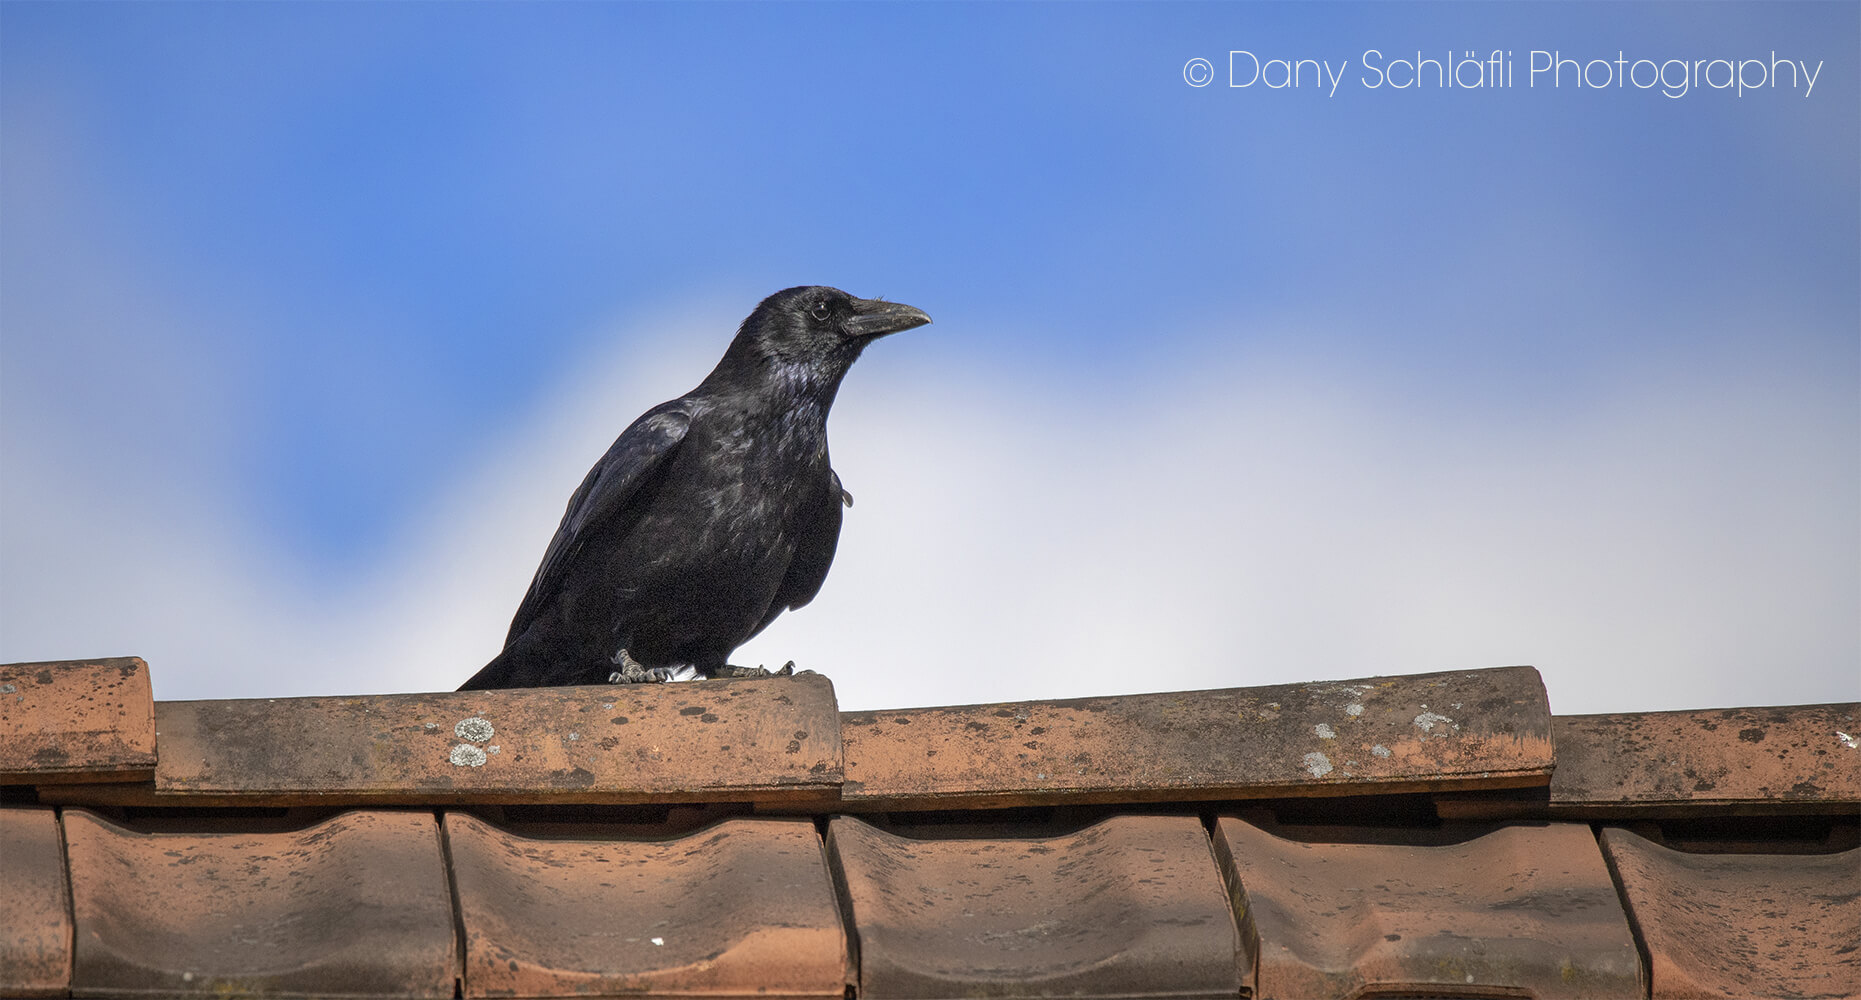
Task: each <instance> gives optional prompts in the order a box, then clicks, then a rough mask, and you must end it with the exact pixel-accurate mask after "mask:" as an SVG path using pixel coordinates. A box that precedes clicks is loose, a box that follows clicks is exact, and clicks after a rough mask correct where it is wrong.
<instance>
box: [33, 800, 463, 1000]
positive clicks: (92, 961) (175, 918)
mask: <svg viewBox="0 0 1861 1000" xmlns="http://www.w3.org/2000/svg"><path fill="white" fill-rule="evenodd" d="M64 822H65V838H66V845H67V852H68V855H69V861H70V870H71V889H72V902H73V910H74V912H75V915H76V921H77V947H76V963H75V970H74V973H73V977H72V983H73V990H74V992H76V993H78V994H79V995H87V994H90V993H109V994H112V995H146V996H159V995H169V996H172V995H181V994H190V995H219V994H222V993H226V992H236V993H242V994H247V993H250V994H259V995H288V996H306V997H329V996H349V997H371V996H397V997H398V996H422V997H450V996H452V995H453V987H454V982H455V979H456V978H457V968H456V967H457V957H456V954H455V951H456V936H455V934H454V928H453V920H452V905H451V894H450V892H449V891H448V888H447V884H446V871H445V865H444V862H443V860H442V858H441V855H440V845H439V825H438V823H437V822H436V821H435V819H434V817H433V814H432V813H430V812H425V811H420V812H387V811H356V812H348V813H344V814H342V815H340V816H337V817H334V818H332V819H329V820H326V821H324V822H322V823H319V824H317V825H315V826H312V827H310V828H308V829H305V830H298V831H293V832H289V833H139V832H137V831H134V830H129V829H125V828H123V827H120V826H117V825H115V824H113V823H109V822H106V821H104V820H102V819H100V818H98V817H97V816H96V815H94V814H92V813H90V812H87V811H84V810H78V809H73V810H66V811H65V813H64Z"/></svg>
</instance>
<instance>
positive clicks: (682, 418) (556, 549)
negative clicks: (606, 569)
mask: <svg viewBox="0 0 1861 1000" xmlns="http://www.w3.org/2000/svg"><path fill="white" fill-rule="evenodd" d="M680 403H681V401H679V400H673V401H671V402H669V403H662V404H660V405H658V406H655V407H653V408H652V409H650V410H648V411H646V412H645V413H644V414H641V416H640V418H639V419H638V420H635V421H634V422H633V424H632V426H630V427H628V428H627V429H626V430H625V431H622V432H621V435H620V437H618V438H615V439H614V443H613V444H612V445H610V446H609V447H608V449H607V454H605V455H603V456H601V460H600V461H599V462H596V463H595V466H594V468H592V469H589V470H588V476H587V478H585V479H583V480H582V484H581V486H580V487H578V488H577V489H576V490H575V495H574V496H572V497H570V498H569V507H568V510H567V511H565V512H564V513H563V515H562V524H561V525H560V526H559V527H557V528H556V535H555V537H554V538H551V539H550V540H549V548H548V549H546V550H545V551H544V552H543V563H542V565H540V566H538V567H537V568H536V578H535V579H533V580H531V581H530V590H529V592H528V593H526V594H524V595H523V603H522V604H520V605H518V607H517V614H516V616H515V617H514V618H512V619H511V623H510V634H509V635H508V636H506V638H505V640H504V642H505V645H509V644H510V643H511V642H514V641H515V640H516V639H517V637H518V636H521V635H522V634H523V633H524V632H525V631H527V630H528V629H529V627H530V625H531V623H533V622H534V621H536V617H537V615H539V614H541V613H542V611H543V608H544V607H545V606H546V605H547V604H548V603H549V600H550V598H551V597H553V596H554V595H555V593H556V591H557V590H558V589H560V588H561V586H562V578H563V576H564V575H565V574H566V573H567V572H568V568H569V565H570V563H572V562H573V561H574V558H575V553H576V552H577V550H579V549H580V548H581V544H582V542H583V541H584V540H585V539H586V538H587V537H588V534H589V531H590V530H591V528H592V527H593V526H595V525H599V524H601V523H602V522H603V521H605V520H606V519H608V518H611V517H615V516H617V515H619V514H620V512H621V511H623V510H624V509H625V508H626V506H627V502H628V501H629V500H631V499H632V498H633V495H634V494H635V493H636V492H637V491H638V490H639V487H640V484H641V483H642V482H643V481H645V480H646V479H648V478H649V477H650V476H651V475H652V473H653V471H654V470H655V469H657V468H658V467H660V466H661V465H662V464H663V463H665V462H666V461H667V460H668V459H670V457H671V456H672V454H673V452H675V451H677V450H678V446H679V443H680V442H682V441H684V440H685V432H686V430H687V429H689V428H690V427H691V414H689V413H687V412H686V411H685V410H684V409H683V408H682V407H681V405H680Z"/></svg>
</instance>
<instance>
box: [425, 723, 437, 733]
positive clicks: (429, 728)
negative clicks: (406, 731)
mask: <svg viewBox="0 0 1861 1000" xmlns="http://www.w3.org/2000/svg"><path fill="white" fill-rule="evenodd" d="M426 727H427V729H428V730H429V731H431V730H434V729H438V728H439V723H437V722H429V723H427V724H426Z"/></svg>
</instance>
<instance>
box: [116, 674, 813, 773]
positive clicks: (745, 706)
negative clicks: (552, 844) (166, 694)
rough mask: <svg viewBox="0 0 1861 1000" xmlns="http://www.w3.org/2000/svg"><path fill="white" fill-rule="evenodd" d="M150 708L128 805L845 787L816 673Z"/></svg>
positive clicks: (163, 704)
mask: <svg viewBox="0 0 1861 1000" xmlns="http://www.w3.org/2000/svg"><path fill="white" fill-rule="evenodd" d="M156 711H157V717H158V719H159V722H160V728H161V742H162V761H161V765H160V766H159V767H158V768H157V770H156V773H155V786H154V788H153V789H151V790H148V791H145V792H142V793H141V794H140V795H137V796H133V797H132V800H133V801H137V802H147V803H160V804H171V805H173V804H180V805H186V804H207V803H212V804H221V805H263V804H279V805H299V804H305V803H343V804H356V803H368V802H382V801H387V802H394V803H400V804H406V803H434V804H452V803H467V802H484V803H495V802H642V801H655V800H658V801H664V800H667V799H671V800H674V801H715V800H732V801H752V800H754V801H797V800H808V799H816V800H818V799H822V798H831V797H832V796H833V795H834V794H835V793H836V792H837V791H838V789H839V784H840V776H841V775H840V717H839V713H838V710H837V706H836V704H835V702H834V695H833V685H832V684H831V683H830V682H829V681H828V680H827V678H825V677H822V676H820V675H819V674H802V675H799V676H795V677H772V678H767V679H756V680H715V681H703V682H700V683H692V684H641V685H602V686H595V687H559V688H531V689H519V690H508V691H457V692H445V693H439V694H410V695H378V696H373V697H364V698H287V699H275V700H272V699H260V700H249V701H236V700H228V701H184V702H161V703H160V704H158V705H157V706H156ZM359 748H367V749H366V752H364V751H363V750H361V749H359ZM119 801H121V800H119Z"/></svg>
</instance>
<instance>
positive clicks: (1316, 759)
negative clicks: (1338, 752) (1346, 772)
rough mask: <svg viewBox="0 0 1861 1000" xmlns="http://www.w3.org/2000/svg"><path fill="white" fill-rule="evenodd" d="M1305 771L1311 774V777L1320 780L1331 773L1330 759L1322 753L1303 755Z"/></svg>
mask: <svg viewBox="0 0 1861 1000" xmlns="http://www.w3.org/2000/svg"><path fill="white" fill-rule="evenodd" d="M1305 769H1306V770H1307V771H1310V772H1312V777H1314V778H1322V777H1324V776H1325V775H1327V774H1330V773H1331V758H1329V757H1327V756H1325V755H1324V754H1322V753H1308V754H1306V755H1305Z"/></svg>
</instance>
